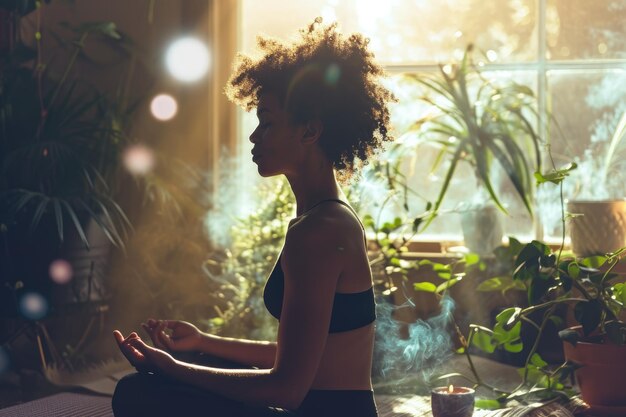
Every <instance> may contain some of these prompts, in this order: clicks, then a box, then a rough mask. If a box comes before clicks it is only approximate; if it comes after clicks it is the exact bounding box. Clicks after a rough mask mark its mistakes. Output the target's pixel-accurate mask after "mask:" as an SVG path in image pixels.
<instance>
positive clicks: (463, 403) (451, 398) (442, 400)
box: [430, 385, 474, 417]
mask: <svg viewBox="0 0 626 417" xmlns="http://www.w3.org/2000/svg"><path fill="white" fill-rule="evenodd" d="M430 404H431V407H432V409H433V417H471V415H472V414H474V390H473V389H471V388H467V387H455V386H453V385H450V386H448V387H439V388H435V389H433V390H432V391H431V393H430Z"/></svg>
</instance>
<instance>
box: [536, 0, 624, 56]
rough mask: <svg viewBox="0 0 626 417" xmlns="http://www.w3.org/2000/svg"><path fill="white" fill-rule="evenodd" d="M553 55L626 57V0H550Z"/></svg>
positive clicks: (549, 38) (549, 30)
mask: <svg viewBox="0 0 626 417" xmlns="http://www.w3.org/2000/svg"><path fill="white" fill-rule="evenodd" d="M546 18H547V22H546V30H547V42H548V56H547V58H549V59H554V60H570V59H615V58H622V59H623V58H626V0H594V1H589V0H548V8H547V12H546Z"/></svg>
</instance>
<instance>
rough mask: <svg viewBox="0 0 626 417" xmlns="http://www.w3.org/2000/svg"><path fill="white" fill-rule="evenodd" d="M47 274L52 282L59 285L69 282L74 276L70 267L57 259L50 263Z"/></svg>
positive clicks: (62, 260)
mask: <svg viewBox="0 0 626 417" xmlns="http://www.w3.org/2000/svg"><path fill="white" fill-rule="evenodd" d="M48 272H49V274H50V278H51V279H52V281H54V282H56V283H57V284H61V285H63V284H67V283H68V282H70V281H71V280H72V276H73V275H74V271H73V269H72V265H70V263H69V262H67V261H66V260H64V259H57V260H56V261H54V262H52V263H51V264H50V268H49V269H48Z"/></svg>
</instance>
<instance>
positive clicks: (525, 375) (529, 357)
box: [513, 304, 557, 392]
mask: <svg viewBox="0 0 626 417" xmlns="http://www.w3.org/2000/svg"><path fill="white" fill-rule="evenodd" d="M556 306H557V305H556V304H553V305H552V306H550V308H549V309H548V311H546V312H545V314H544V316H543V320H542V322H541V326H540V327H539V330H538V331H537V337H535V343H533V346H532V348H530V352H528V356H527V357H526V363H525V364H524V378H523V379H522V382H521V383H520V385H519V386H518V387H517V388H516V389H515V390H514V391H513V392H515V391H517V390H518V389H520V388H521V387H523V386H524V385H526V383H527V382H528V365H529V364H530V359H531V358H532V357H533V355H534V354H535V352H536V351H537V348H538V347H539V341H540V340H541V335H542V334H543V330H544V329H545V327H546V324H547V323H548V320H549V319H550V316H551V315H552V313H553V312H554V310H555V309H556Z"/></svg>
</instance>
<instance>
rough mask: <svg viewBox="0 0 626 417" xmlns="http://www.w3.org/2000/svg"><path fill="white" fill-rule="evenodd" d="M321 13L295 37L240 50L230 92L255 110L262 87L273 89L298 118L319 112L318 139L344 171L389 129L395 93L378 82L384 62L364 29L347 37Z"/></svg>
mask: <svg viewBox="0 0 626 417" xmlns="http://www.w3.org/2000/svg"><path fill="white" fill-rule="evenodd" d="M321 22H322V19H321V18H317V19H315V21H314V22H313V23H312V24H310V25H309V26H308V28H306V29H302V30H300V35H301V36H300V38H299V39H298V40H296V41H294V42H291V43H284V42H281V41H278V40H275V39H271V38H266V37H258V38H257V43H258V46H259V48H260V50H261V52H262V55H261V56H260V58H256V59H253V58H252V57H249V56H246V55H242V54H240V55H238V57H237V61H236V62H235V65H234V72H233V74H232V75H231V78H230V80H229V81H228V84H227V87H226V90H225V91H226V95H227V96H228V98H229V99H230V100H231V101H232V102H234V103H236V104H238V105H240V106H242V107H243V108H244V109H245V110H247V111H250V110H252V109H253V108H255V107H257V105H258V101H259V96H260V94H262V93H264V92H271V93H273V94H275V95H276V96H277V97H278V99H279V100H280V102H281V104H282V105H283V106H284V108H285V110H286V111H287V113H288V114H289V117H290V119H291V122H292V123H304V122H307V121H310V120H314V119H319V120H320V121H321V122H322V124H323V126H324V129H323V133H322V136H321V137H320V146H321V148H322V150H323V151H324V153H325V155H326V156H327V157H328V158H329V160H330V161H331V162H332V163H333V167H334V168H335V169H336V170H337V171H338V173H339V174H340V175H341V177H343V178H350V177H351V176H352V174H353V173H354V171H355V170H356V169H357V168H358V166H359V165H360V164H361V163H362V164H365V163H367V160H368V158H369V156H370V155H372V154H374V153H375V152H376V151H377V150H378V149H380V148H381V147H382V145H383V143H384V142H386V141H391V140H393V137H392V136H390V132H389V109H388V104H389V103H390V102H392V101H396V99H395V97H394V96H393V94H392V93H391V92H390V91H389V90H387V89H386V88H385V87H383V86H382V85H381V84H380V77H381V76H382V75H383V69H382V67H381V66H380V65H378V64H377V63H376V62H375V61H374V55H373V53H372V52H370V51H368V49H367V44H368V42H369V41H368V39H366V38H364V37H363V36H362V35H360V34H352V35H350V36H349V37H344V36H343V35H342V34H341V33H339V32H338V31H337V24H336V23H334V24H331V25H327V26H324V25H322V24H321Z"/></svg>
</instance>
